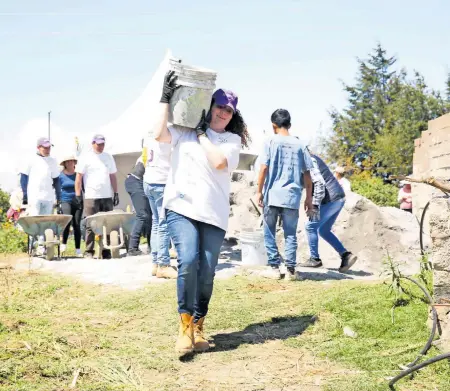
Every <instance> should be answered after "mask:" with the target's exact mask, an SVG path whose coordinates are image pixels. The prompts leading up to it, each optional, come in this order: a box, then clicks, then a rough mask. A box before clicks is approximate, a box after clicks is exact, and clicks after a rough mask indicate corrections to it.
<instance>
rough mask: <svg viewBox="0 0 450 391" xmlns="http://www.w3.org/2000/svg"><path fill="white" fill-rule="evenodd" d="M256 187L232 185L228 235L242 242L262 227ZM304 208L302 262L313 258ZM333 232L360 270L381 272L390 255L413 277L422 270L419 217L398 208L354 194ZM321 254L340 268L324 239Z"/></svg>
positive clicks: (327, 264)
mask: <svg viewBox="0 0 450 391" xmlns="http://www.w3.org/2000/svg"><path fill="white" fill-rule="evenodd" d="M255 194H256V186H255V185H254V184H253V183H252V182H249V181H246V180H245V179H243V178H241V179H240V180H238V181H233V182H232V186H231V194H230V204H231V214H230V222H229V228H228V233H227V236H228V237H230V238H237V239H239V233H240V231H241V230H242V229H244V228H258V227H259V226H260V223H261V218H260V216H259V215H258V213H257V211H256V210H255V207H254V206H253V205H252V202H251V201H250V199H251V198H252V199H253V200H255ZM302 209H303V208H301V213H300V221H299V225H298V234H297V238H298V257H297V260H298V261H301V260H304V259H306V258H307V257H308V256H309V251H308V245H307V240H306V236H305V232H304V223H305V221H306V215H305V213H304V212H303V210H302ZM333 232H334V233H335V234H336V235H337V236H338V237H339V238H340V239H341V241H342V242H343V244H344V245H345V246H346V247H347V248H348V250H349V251H352V252H353V253H355V254H356V255H357V256H358V258H359V262H358V264H357V265H358V268H359V269H362V270H364V271H366V272H370V273H373V274H377V273H380V272H381V271H383V270H384V268H385V266H384V264H383V261H384V260H386V259H387V257H388V256H390V257H391V258H392V259H393V260H394V261H395V262H396V263H399V264H400V265H401V269H402V270H403V271H404V272H407V273H408V274H412V273H415V272H417V271H418V269H419V262H418V260H419V258H420V247H419V224H418V222H417V219H416V218H415V216H414V215H413V214H411V213H407V212H404V211H402V210H400V209H398V208H392V207H379V206H377V205H375V204H374V203H373V202H371V201H369V200H368V199H366V198H364V197H362V196H360V195H358V194H356V193H350V194H349V195H348V196H347V200H346V204H345V207H344V209H343V210H342V212H341V214H340V215H339V218H338V220H337V221H336V223H335V225H334V228H333ZM282 235H283V233H282V230H280V231H279V245H280V247H279V248H280V250H281V251H283V249H284V243H283V242H284V239H283V236H282ZM319 248H320V254H321V258H322V261H323V264H324V266H325V267H327V268H337V267H338V266H339V263H340V258H339V256H338V255H337V254H336V253H335V251H334V250H333V249H332V248H331V246H330V245H329V244H328V243H326V242H325V241H323V240H322V239H321V240H320V243H319Z"/></svg>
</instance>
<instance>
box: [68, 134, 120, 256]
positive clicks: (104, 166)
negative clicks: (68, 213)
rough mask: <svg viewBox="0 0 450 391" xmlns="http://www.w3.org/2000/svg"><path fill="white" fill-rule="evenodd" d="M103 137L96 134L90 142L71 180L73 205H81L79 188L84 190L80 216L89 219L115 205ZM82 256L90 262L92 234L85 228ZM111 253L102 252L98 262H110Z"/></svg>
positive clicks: (109, 159) (113, 170)
mask: <svg viewBox="0 0 450 391" xmlns="http://www.w3.org/2000/svg"><path fill="white" fill-rule="evenodd" d="M104 149H105V137H104V136H103V135H101V134H96V135H95V136H94V137H93V138H92V151H90V152H86V153H85V154H83V155H82V156H81V157H80V160H79V161H78V164H77V168H76V172H77V177H76V179H75V202H76V203H77V204H79V205H83V198H82V195H81V193H82V184H83V186H84V216H85V217H88V216H92V215H94V214H96V213H98V212H110V211H112V210H113V207H114V206H117V205H119V194H118V193H117V177H116V172H117V168H116V163H115V161H114V158H113V157H112V156H111V155H110V154H109V153H106V152H103V150H104ZM85 241H86V250H85V256H86V257H87V258H93V256H94V246H95V234H94V231H92V229H91V227H89V226H86V240H85ZM110 257H111V252H110V251H109V250H106V249H104V250H103V253H102V258H110Z"/></svg>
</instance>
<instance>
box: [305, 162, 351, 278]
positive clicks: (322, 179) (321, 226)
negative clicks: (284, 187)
mask: <svg viewBox="0 0 450 391" xmlns="http://www.w3.org/2000/svg"><path fill="white" fill-rule="evenodd" d="M311 160H312V162H313V168H312V170H311V178H312V182H313V201H312V203H313V209H314V212H313V213H309V214H308V221H307V222H306V224H305V230H306V234H307V237H308V244H309V251H310V255H311V256H310V258H309V259H308V260H307V261H306V262H304V263H301V264H300V266H303V267H312V268H316V267H321V266H322V260H321V259H320V256H319V236H318V235H320V236H321V237H322V238H323V239H324V240H326V241H327V242H328V243H329V244H330V245H331V247H333V248H334V249H335V250H336V252H337V253H338V254H339V255H340V257H341V265H340V267H339V272H341V273H343V272H346V271H348V270H349V269H350V268H351V267H352V266H353V265H354V264H355V262H356V261H357V259H358V258H357V257H356V255H354V254H352V253H351V252H350V251H348V250H347V249H346V248H345V247H344V245H343V244H342V243H341V241H340V240H339V239H338V238H337V237H336V235H334V233H333V232H331V229H332V228H333V224H334V223H335V221H336V219H337V218H338V216H339V213H340V212H341V210H342V208H343V207H344V204H345V192H344V189H343V188H342V187H341V185H340V184H339V182H338V180H337V179H336V178H335V177H334V175H333V173H332V172H331V170H330V169H329V168H328V166H327V165H326V164H325V162H324V161H323V160H322V159H321V158H320V157H318V156H317V155H313V154H311Z"/></svg>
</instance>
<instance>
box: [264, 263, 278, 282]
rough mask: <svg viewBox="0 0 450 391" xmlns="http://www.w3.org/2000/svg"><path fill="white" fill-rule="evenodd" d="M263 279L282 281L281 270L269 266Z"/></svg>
mask: <svg viewBox="0 0 450 391" xmlns="http://www.w3.org/2000/svg"><path fill="white" fill-rule="evenodd" d="M261 277H265V278H270V279H271V280H280V279H281V272H280V268H279V267H272V266H269V267H268V268H267V269H265V270H263V271H262V273H261Z"/></svg>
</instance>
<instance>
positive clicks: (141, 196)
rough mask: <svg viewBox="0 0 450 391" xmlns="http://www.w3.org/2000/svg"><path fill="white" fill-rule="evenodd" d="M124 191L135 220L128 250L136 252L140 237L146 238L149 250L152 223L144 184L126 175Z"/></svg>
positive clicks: (132, 176)
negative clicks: (130, 204)
mask: <svg viewBox="0 0 450 391" xmlns="http://www.w3.org/2000/svg"><path fill="white" fill-rule="evenodd" d="M125 190H126V191H127V192H128V194H129V195H130V198H131V202H132V203H133V208H134V210H135V212H136V220H135V221H134V225H133V229H132V231H131V235H130V244H129V249H130V250H138V249H139V242H140V240H141V236H145V237H146V238H147V242H148V243H147V245H148V247H149V248H150V243H149V240H151V236H150V233H151V229H152V221H151V215H152V211H151V210H150V203H149V201H148V197H147V196H146V194H145V193H144V182H143V181H142V180H140V179H138V178H136V177H135V176H134V175H128V177H127V179H125Z"/></svg>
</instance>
